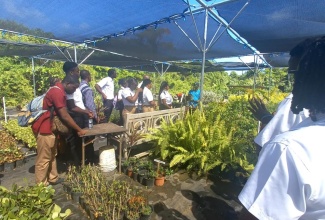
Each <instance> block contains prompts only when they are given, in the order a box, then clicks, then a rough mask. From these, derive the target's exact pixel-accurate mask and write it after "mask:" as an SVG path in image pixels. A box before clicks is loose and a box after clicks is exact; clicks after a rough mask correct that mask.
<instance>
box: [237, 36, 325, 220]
mask: <svg viewBox="0 0 325 220" xmlns="http://www.w3.org/2000/svg"><path fill="white" fill-rule="evenodd" d="M324 85H325V41H324V39H318V40H315V41H314V42H312V43H311V44H310V45H309V46H308V48H307V50H305V54H304V55H303V56H302V58H301V61H300V62H299V67H298V69H297V71H296V73H295V75H294V85H293V90H292V95H293V97H292V103H291V111H292V112H293V113H294V114H299V113H300V112H301V111H302V110H303V109H304V108H305V109H309V117H308V118H307V119H305V120H303V121H302V122H301V123H300V124H298V125H295V126H293V127H292V128H291V129H290V130H289V131H287V132H284V133H282V134H279V135H277V136H275V137H274V138H273V139H272V140H271V141H269V142H267V143H266V144H265V145H264V146H263V148H262V151H261V153H260V155H259V159H258V162H257V164H256V167H255V169H254V171H253V173H252V175H251V176H250V178H249V179H248V181H247V183H246V185H245V186H244V188H243V190H242V191H241V193H240V195H239V200H240V201H241V203H242V204H243V205H244V206H245V207H246V209H247V210H248V211H249V212H250V213H251V214H252V215H254V216H255V217H256V218H258V219H305V220H311V219H325V175H324V173H323V167H325V160H324V155H325V148H324V143H325V135H324V134H325V99H324V96H325V86H324ZM250 217H251V219H255V217H253V216H250ZM245 219H248V216H246V218H245Z"/></svg>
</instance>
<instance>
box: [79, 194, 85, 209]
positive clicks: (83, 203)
mask: <svg viewBox="0 0 325 220" xmlns="http://www.w3.org/2000/svg"><path fill="white" fill-rule="evenodd" d="M79 204H80V206H81V208H83V209H85V198H84V197H83V196H80V197H79Z"/></svg>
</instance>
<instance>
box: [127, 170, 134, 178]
mask: <svg viewBox="0 0 325 220" xmlns="http://www.w3.org/2000/svg"><path fill="white" fill-rule="evenodd" d="M132 173H133V170H132V169H128V171H127V175H128V177H130V178H131V177H132Z"/></svg>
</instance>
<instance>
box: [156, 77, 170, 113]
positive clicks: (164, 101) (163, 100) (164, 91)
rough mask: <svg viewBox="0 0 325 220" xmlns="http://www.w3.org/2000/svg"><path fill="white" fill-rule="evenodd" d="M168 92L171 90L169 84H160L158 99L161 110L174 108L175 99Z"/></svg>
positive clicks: (164, 82)
mask: <svg viewBox="0 0 325 220" xmlns="http://www.w3.org/2000/svg"><path fill="white" fill-rule="evenodd" d="M168 90H169V85H168V82H166V81H163V82H162V83H161V84H160V89H159V97H158V102H159V110H165V109H171V108H172V103H173V97H172V96H171V95H170V94H169V92H168Z"/></svg>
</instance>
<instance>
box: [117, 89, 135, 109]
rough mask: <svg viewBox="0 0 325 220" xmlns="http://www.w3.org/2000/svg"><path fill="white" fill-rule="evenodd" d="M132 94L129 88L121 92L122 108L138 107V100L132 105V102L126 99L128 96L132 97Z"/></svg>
mask: <svg viewBox="0 0 325 220" xmlns="http://www.w3.org/2000/svg"><path fill="white" fill-rule="evenodd" d="M134 94H135V93H134V92H133V91H132V90H131V89H130V88H129V87H126V88H125V89H123V90H122V93H121V95H122V100H123V104H124V106H137V105H138V99H137V100H136V101H135V102H134V103H132V102H129V101H128V100H127V99H126V98H127V97H129V96H134Z"/></svg>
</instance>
